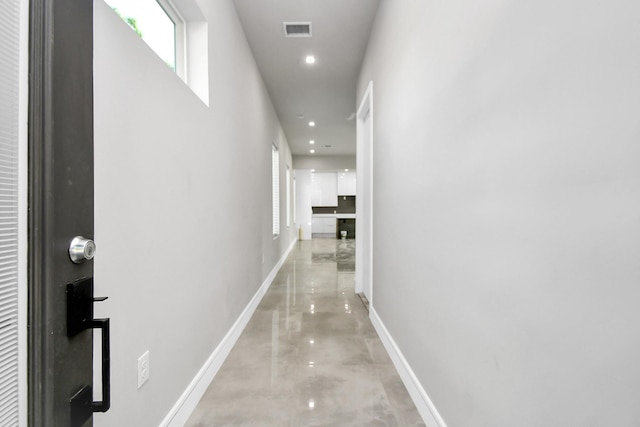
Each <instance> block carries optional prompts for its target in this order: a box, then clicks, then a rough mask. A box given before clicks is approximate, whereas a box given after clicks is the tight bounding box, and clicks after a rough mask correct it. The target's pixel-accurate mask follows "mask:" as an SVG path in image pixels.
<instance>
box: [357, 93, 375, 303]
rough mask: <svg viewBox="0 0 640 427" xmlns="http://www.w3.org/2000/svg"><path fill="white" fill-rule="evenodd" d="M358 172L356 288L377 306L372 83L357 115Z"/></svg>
mask: <svg viewBox="0 0 640 427" xmlns="http://www.w3.org/2000/svg"><path fill="white" fill-rule="evenodd" d="M356 118H357V123H356V133H357V143H356V144H357V145H356V153H357V154H356V155H357V158H356V162H357V171H358V180H357V191H356V193H357V195H358V196H357V199H356V212H358V221H357V222H356V247H357V248H358V250H357V251H356V275H355V280H356V285H355V291H356V293H357V294H359V295H360V294H361V298H363V302H365V301H366V302H365V305H367V307H368V304H371V303H372V302H373V275H372V270H373V82H369V85H368V86H367V90H366V92H365V94H364V96H363V97H362V101H361V102H360V106H359V108H358V112H357V114H356Z"/></svg>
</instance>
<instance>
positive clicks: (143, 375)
mask: <svg viewBox="0 0 640 427" xmlns="http://www.w3.org/2000/svg"><path fill="white" fill-rule="evenodd" d="M148 380H149V350H147V351H146V352H145V353H144V354H143V355H142V356H140V357H138V388H140V387H142V385H143V384H144V383H146V382H147V381H148Z"/></svg>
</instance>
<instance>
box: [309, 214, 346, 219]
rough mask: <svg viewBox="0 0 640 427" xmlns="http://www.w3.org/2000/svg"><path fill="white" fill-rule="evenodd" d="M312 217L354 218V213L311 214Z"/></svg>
mask: <svg viewBox="0 0 640 427" xmlns="http://www.w3.org/2000/svg"><path fill="white" fill-rule="evenodd" d="M313 217H314V218H336V219H355V218H356V214H354V213H334V214H313Z"/></svg>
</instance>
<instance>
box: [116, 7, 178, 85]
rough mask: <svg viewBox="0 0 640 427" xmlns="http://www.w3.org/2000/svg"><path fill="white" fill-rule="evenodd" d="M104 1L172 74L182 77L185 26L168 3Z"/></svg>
mask: <svg viewBox="0 0 640 427" xmlns="http://www.w3.org/2000/svg"><path fill="white" fill-rule="evenodd" d="M105 1H106V2H107V4H108V5H109V6H111V7H112V8H113V10H115V11H116V13H117V14H118V15H120V17H121V18H122V19H123V20H124V21H125V22H126V23H127V24H129V26H130V27H131V28H132V29H133V30H134V31H135V32H136V33H138V35H139V36H140V37H141V38H142V40H144V41H145V43H147V44H148V45H149V47H150V48H151V49H153V51H154V52H155V53H156V54H157V55H158V56H159V57H160V58H161V59H162V60H163V61H164V62H165V63H166V64H167V65H168V66H169V67H170V68H171V69H172V70H173V71H175V72H176V73H178V74H179V75H180V76H181V77H183V74H184V55H183V53H184V49H185V48H184V43H185V37H184V31H185V25H184V21H183V19H182V18H181V17H180V14H179V13H178V12H177V10H176V8H175V7H174V6H173V4H172V3H171V2H170V1H168V0H138V1H131V0H105Z"/></svg>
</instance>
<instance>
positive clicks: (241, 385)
mask: <svg viewBox="0 0 640 427" xmlns="http://www.w3.org/2000/svg"><path fill="white" fill-rule="evenodd" d="M354 280H355V241H354V240H353V239H349V240H337V239H314V240H311V241H303V242H298V243H297V244H296V246H295V248H294V249H293V251H292V253H291V254H290V256H289V258H288V260H287V262H286V263H285V264H284V265H283V267H282V268H281V270H280V272H279V273H278V275H277V276H276V278H275V280H274V282H273V284H272V285H271V287H270V288H269V291H268V292H267V293H266V295H265V296H264V298H263V299H262V301H261V303H260V305H259V306H258V308H257V310H256V312H255V313H254V315H253V317H252V319H251V320H250V322H249V323H248V324H247V327H246V328H245V330H244V332H243V333H242V335H241V336H240V338H239V339H238V341H237V343H236V345H235V347H234V348H233V350H232V351H231V353H230V354H229V356H228V357H227V360H226V361H225V363H224V364H223V365H222V367H221V368H220V370H219V372H218V374H217V375H216V377H215V378H214V380H213V382H212V383H211V385H210V387H209V389H208V390H207V392H206V393H205V395H204V397H203V398H202V400H201V401H200V403H199V404H198V406H197V408H196V410H195V411H194V412H193V414H192V416H191V418H190V419H189V421H188V422H187V424H186V425H187V426H190V427H195V426H200V427H204V426H311V425H331V426H353V425H367V426H370V425H380V426H423V425H424V424H423V423H422V421H421V419H420V416H419V414H418V412H417V411H416V409H415V406H414V405H413V402H412V401H411V399H410V397H409V395H408V394H407V392H406V389H405V388H404V385H403V384H402V382H401V380H400V378H399V377H398V374H397V372H396V371H395V368H394V367H393V364H392V363H391V360H390V359H389V357H388V355H387V353H386V351H385V350H384V347H383V346H382V343H381V342H380V339H379V338H378V336H377V334H376V332H375V330H374V329H373V327H372V325H371V322H370V321H369V318H368V314H367V311H366V310H365V308H364V306H363V305H362V302H361V301H360V299H359V298H358V297H357V296H356V295H355V293H354V285H355V283H354Z"/></svg>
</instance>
